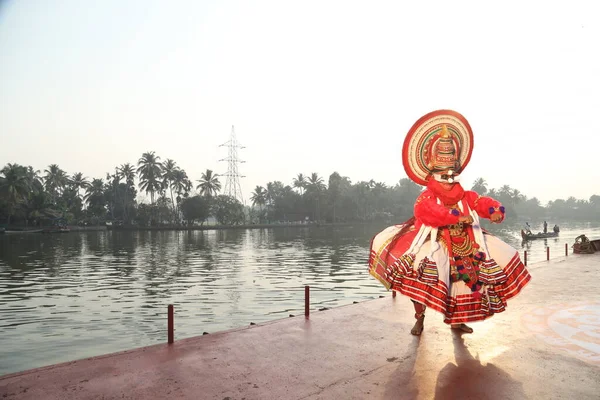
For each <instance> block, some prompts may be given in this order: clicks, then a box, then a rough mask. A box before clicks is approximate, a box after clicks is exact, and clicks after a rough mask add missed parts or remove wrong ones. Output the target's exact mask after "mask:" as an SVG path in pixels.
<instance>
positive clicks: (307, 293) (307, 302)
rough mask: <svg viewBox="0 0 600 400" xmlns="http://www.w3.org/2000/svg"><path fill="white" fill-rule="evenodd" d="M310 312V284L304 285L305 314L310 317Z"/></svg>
mask: <svg viewBox="0 0 600 400" xmlns="http://www.w3.org/2000/svg"><path fill="white" fill-rule="evenodd" d="M309 314H310V286H308V285H306V286H304V316H305V317H306V318H308V316H309Z"/></svg>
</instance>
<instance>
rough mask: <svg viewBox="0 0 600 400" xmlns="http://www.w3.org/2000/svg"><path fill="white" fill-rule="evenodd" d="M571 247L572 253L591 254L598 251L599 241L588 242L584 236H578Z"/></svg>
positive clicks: (599, 249) (599, 248)
mask: <svg viewBox="0 0 600 400" xmlns="http://www.w3.org/2000/svg"><path fill="white" fill-rule="evenodd" d="M571 247H572V248H573V253H577V254H592V253H595V252H597V251H600V239H596V240H589V239H588V238H587V237H586V236H585V235H579V236H577V237H576V238H575V244H573V246H571Z"/></svg>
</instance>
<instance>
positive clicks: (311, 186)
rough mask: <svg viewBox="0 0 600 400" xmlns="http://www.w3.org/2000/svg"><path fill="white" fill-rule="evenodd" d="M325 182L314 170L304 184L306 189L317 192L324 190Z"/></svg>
mask: <svg viewBox="0 0 600 400" xmlns="http://www.w3.org/2000/svg"><path fill="white" fill-rule="evenodd" d="M325 188H326V187H325V183H323V178H321V177H320V176H319V174H317V173H316V172H313V173H312V174H310V177H309V178H308V183H307V184H306V191H307V192H311V193H318V192H320V191H322V190H324V189H325Z"/></svg>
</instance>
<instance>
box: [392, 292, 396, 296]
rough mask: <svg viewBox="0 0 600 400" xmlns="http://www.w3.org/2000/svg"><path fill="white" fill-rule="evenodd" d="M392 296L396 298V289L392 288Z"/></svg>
mask: <svg viewBox="0 0 600 400" xmlns="http://www.w3.org/2000/svg"><path fill="white" fill-rule="evenodd" d="M392 297H393V298H396V291H395V290H392Z"/></svg>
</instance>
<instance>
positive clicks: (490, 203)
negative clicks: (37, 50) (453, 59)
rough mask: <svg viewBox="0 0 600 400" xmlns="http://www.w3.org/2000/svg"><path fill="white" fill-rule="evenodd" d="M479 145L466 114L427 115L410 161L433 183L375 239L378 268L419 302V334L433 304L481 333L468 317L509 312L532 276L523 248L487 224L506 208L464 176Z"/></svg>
mask: <svg viewBox="0 0 600 400" xmlns="http://www.w3.org/2000/svg"><path fill="white" fill-rule="evenodd" d="M472 151H473V132H472V130H471V127H470V125H469V123H468V122H467V120H466V119H465V118H464V117H463V116H462V115H461V114H459V113H457V112H455V111H451V110H438V111H433V112H431V113H429V114H426V115H425V116H423V117H422V118H421V119H419V120H418V121H417V122H416V123H415V124H414V125H413V127H412V128H411V129H410V131H409V132H408V134H407V136H406V139H405V140H404V146H403V149H402V162H403V165H404V169H405V171H406V173H407V175H408V176H409V178H411V179H412V180H413V181H414V182H416V183H417V184H419V185H423V186H426V189H425V190H424V191H423V192H422V193H421V194H420V195H419V197H418V198H417V200H416V203H415V206H414V217H413V218H411V219H410V220H408V221H407V222H405V223H404V224H401V225H395V226H391V227H389V228H387V229H385V230H384V231H382V232H381V233H379V234H378V235H376V236H375V237H374V238H373V240H372V242H371V254H370V258H369V271H370V273H371V275H373V276H374V277H375V278H377V279H378V280H379V281H381V282H382V283H383V284H384V285H385V287H386V288H388V289H392V290H395V291H398V292H400V293H402V294H404V295H406V296H408V297H409V298H410V299H411V300H412V301H413V304H414V307H415V318H416V319H417V322H416V323H415V325H414V327H413V329H412V330H411V333H412V334H413V335H420V334H421V332H422V330H423V321H424V319H425V309H426V308H427V307H429V308H432V309H434V310H436V311H439V312H440V313H442V314H443V315H444V322H445V323H447V324H450V325H451V327H452V328H454V329H460V330H461V331H463V332H469V333H470V332H473V329H471V328H470V327H469V326H468V325H466V324H465V323H466V322H473V321H480V320H484V319H486V318H489V317H491V316H492V315H493V314H495V313H500V312H503V311H504V310H505V309H506V302H507V301H508V300H509V299H510V298H512V297H514V296H516V295H517V294H518V293H519V292H520V291H521V289H523V287H524V286H525V285H526V284H527V283H528V282H529V280H530V279H531V276H530V275H529V272H528V271H527V268H526V267H525V266H524V265H523V263H522V262H521V259H520V257H519V253H518V252H517V250H515V249H514V248H513V247H511V246H510V245H508V244H506V243H504V242H503V241H502V240H500V239H498V238H497V237H495V236H494V235H491V234H490V233H489V232H487V231H485V230H484V229H482V227H481V225H480V218H488V219H490V220H491V221H492V222H493V223H500V222H502V221H503V220H504V216H505V209H504V207H503V206H502V205H501V204H500V203H499V202H498V201H496V200H494V199H492V198H490V197H484V196H480V195H478V194H477V193H476V192H473V191H468V190H464V189H463V187H462V186H461V185H460V183H458V180H459V179H460V173H461V172H462V171H463V170H464V168H465V167H466V166H467V164H468V163H469V160H470V158H471V153H472Z"/></svg>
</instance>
